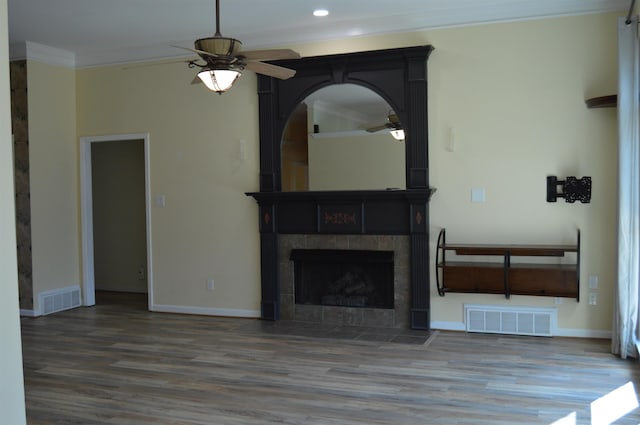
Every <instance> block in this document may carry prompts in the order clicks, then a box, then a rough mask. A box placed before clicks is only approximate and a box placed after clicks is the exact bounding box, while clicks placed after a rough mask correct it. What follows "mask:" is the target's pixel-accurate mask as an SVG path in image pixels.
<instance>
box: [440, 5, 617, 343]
mask: <svg viewBox="0 0 640 425" xmlns="http://www.w3.org/2000/svg"><path fill="white" fill-rule="evenodd" d="M432 40H433V44H434V45H435V46H437V48H438V49H439V50H436V52H435V53H434V55H433V57H432V61H431V63H430V68H429V69H430V81H429V82H430V88H431V92H430V110H429V111H430V135H431V140H430V168H431V170H430V177H431V184H432V185H433V186H435V187H437V188H438V192H437V193H436V195H435V196H434V198H433V201H432V203H431V214H432V215H431V225H432V232H433V233H432V242H434V238H435V237H436V235H437V231H438V230H439V229H440V228H442V227H446V228H447V238H448V240H449V241H452V242H453V241H459V242H514V243H516V242H523V243H545V242H548V243H570V242H573V241H575V229H576V228H580V229H581V232H582V258H581V260H582V266H581V282H582V287H581V300H582V301H581V302H580V303H579V304H578V303H576V302H575V301H572V300H569V299H566V300H564V304H562V305H559V306H557V307H558V314H559V324H558V325H559V327H561V328H565V329H576V330H579V329H589V330H593V331H609V330H610V326H611V325H610V319H611V316H612V292H613V284H614V280H615V275H614V269H615V267H614V265H615V229H616V215H615V214H616V206H615V205H616V196H615V193H616V137H617V136H616V134H617V133H616V111H615V109H600V110H589V109H587V108H586V107H585V104H584V99H585V98H587V97H591V96H600V95H604V94H611V93H615V92H616V84H617V71H616V69H617V67H616V63H617V58H616V15H606V16H582V17H575V18H564V19H549V20H544V21H528V22H522V23H512V24H505V25H492V26H481V27H474V28H466V29H464V30H443V31H438V32H435V33H434V34H433V38H432ZM451 129H453V130H454V134H455V138H454V141H455V143H454V151H453V152H449V151H447V150H446V147H447V143H448V141H449V134H450V130H451ZM547 175H557V176H558V177H560V178H564V177H565V176H568V175H569V176H570V175H575V176H578V177H580V176H591V177H592V178H593V188H592V189H593V193H592V202H591V203H590V204H580V203H578V204H573V205H572V204H567V203H565V202H562V201H561V202H558V203H547V202H545V195H546V192H545V189H546V185H545V178H546V176H547ZM472 188H484V189H485V190H486V197H487V200H486V202H485V203H471V202H470V191H471V189H472ZM589 275H594V276H598V277H599V284H600V288H599V289H598V290H597V291H594V292H597V294H598V305H596V306H589V305H588V303H587V302H586V301H587V298H588V297H587V295H588V292H589V291H588V286H587V284H586V283H587V279H588V276H589ZM432 296H434V301H433V317H434V319H435V320H440V321H445V322H446V321H451V322H460V321H461V320H462V311H461V310H462V304H463V303H465V302H474V303H475V302H477V303H491V304H509V305H527V306H529V305H531V306H554V304H553V302H554V300H553V299H551V298H542V297H539V298H538V297H514V298H513V299H512V300H511V301H505V300H504V299H501V298H500V297H494V296H464V295H458V294H452V295H447V296H446V298H439V297H437V296H436V295H435V292H433V291H432Z"/></svg>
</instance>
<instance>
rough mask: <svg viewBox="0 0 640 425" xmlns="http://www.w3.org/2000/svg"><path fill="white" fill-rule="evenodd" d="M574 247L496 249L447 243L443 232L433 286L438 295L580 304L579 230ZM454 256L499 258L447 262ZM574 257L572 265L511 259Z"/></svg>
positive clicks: (521, 246) (503, 247)
mask: <svg viewBox="0 0 640 425" xmlns="http://www.w3.org/2000/svg"><path fill="white" fill-rule="evenodd" d="M577 233H578V235H577V242H576V244H575V245H499V244H458V243H453V244H452V243H447V242H446V233H445V229H442V230H441V231H440V235H439V236H438V248H437V252H436V284H437V286H438V294H439V295H440V296H444V295H445V294H446V293H447V292H463V293H482V294H504V295H505V297H507V298H509V297H510V296H511V295H538V296H547V297H567V298H575V299H576V300H577V301H580V230H578V232H577ZM448 251H452V252H455V254H456V255H457V256H466V255H469V256H471V255H474V256H484V257H499V258H500V260H501V261H500V262H498V261H473V260H472V261H458V258H456V261H450V260H448V259H447V258H446V254H447V252H448ZM565 253H576V260H575V262H573V263H571V264H564V263H563V264H551V263H513V262H512V261H511V260H512V259H513V258H514V257H564V256H565Z"/></svg>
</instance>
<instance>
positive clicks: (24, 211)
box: [9, 60, 33, 310]
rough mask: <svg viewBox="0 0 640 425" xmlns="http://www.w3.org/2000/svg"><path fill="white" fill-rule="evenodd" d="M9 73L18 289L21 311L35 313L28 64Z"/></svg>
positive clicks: (12, 67)
mask: <svg viewBox="0 0 640 425" xmlns="http://www.w3.org/2000/svg"><path fill="white" fill-rule="evenodd" d="M9 72H10V76H11V128H12V132H13V137H14V139H13V150H14V153H13V155H14V180H15V181H14V184H15V196H16V239H17V249H18V289H19V296H20V308H21V309H25V310H32V309H33V276H32V273H31V271H32V258H31V201H30V194H31V190H30V188H29V116H28V96H27V61H26V60H20V61H14V62H11V63H10V66H9Z"/></svg>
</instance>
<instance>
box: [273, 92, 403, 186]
mask: <svg viewBox="0 0 640 425" xmlns="http://www.w3.org/2000/svg"><path fill="white" fill-rule="evenodd" d="M403 131H404V130H403V129H402V123H401V122H400V120H399V119H398V118H397V115H396V114H395V112H394V111H393V110H392V109H391V107H390V106H389V104H388V103H387V102H386V101H385V100H384V99H383V98H382V97H381V96H380V95H378V94H377V93H375V92H373V91H372V90H370V89H368V88H365V87H362V86H358V85H355V84H339V85H332V86H328V87H324V88H322V89H320V90H317V91H316V92H314V93H312V94H311V95H309V96H308V97H307V98H306V99H305V100H304V101H303V102H301V103H300V104H299V105H298V107H297V108H296V109H295V111H294V112H293V113H292V114H291V116H290V117H289V120H288V122H287V125H286V127H285V130H284V132H283V137H282V190H283V191H288V192H290V191H307V190H310V191H323V190H332V191H333V190H378V189H390V188H393V189H405V188H406V182H405V144H404V139H403Z"/></svg>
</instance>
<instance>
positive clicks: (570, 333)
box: [553, 328, 611, 339]
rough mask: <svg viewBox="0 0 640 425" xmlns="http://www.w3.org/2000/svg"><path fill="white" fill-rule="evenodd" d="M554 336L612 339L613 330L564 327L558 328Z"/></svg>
mask: <svg viewBox="0 0 640 425" xmlns="http://www.w3.org/2000/svg"><path fill="white" fill-rule="evenodd" d="M553 336H564V337H571V338H598V339H611V331H594V330H591V329H564V328H558V329H556V331H555V332H554V333H553Z"/></svg>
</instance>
